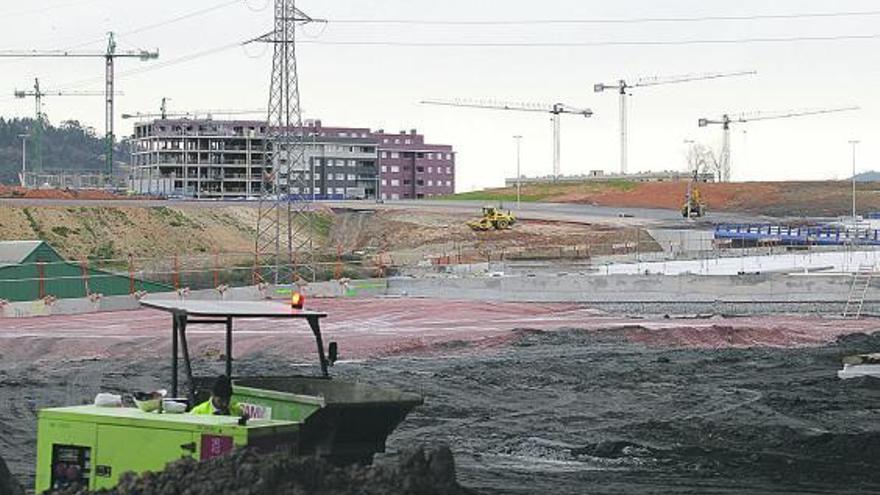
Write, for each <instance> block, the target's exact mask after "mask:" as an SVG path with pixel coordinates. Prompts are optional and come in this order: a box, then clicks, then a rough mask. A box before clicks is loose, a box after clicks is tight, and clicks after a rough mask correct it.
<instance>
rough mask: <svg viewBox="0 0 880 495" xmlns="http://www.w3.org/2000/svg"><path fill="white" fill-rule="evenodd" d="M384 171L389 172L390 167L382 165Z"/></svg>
mask: <svg viewBox="0 0 880 495" xmlns="http://www.w3.org/2000/svg"><path fill="white" fill-rule="evenodd" d="M382 172H383V173H385V172H388V167H386V166H385V165H382Z"/></svg>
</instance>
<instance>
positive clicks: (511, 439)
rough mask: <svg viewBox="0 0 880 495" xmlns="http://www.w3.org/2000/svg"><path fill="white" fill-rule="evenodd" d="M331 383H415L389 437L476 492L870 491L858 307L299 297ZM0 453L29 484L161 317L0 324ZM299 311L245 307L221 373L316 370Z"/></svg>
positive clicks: (162, 359) (140, 382) (163, 351)
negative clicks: (323, 351)
mask: <svg viewBox="0 0 880 495" xmlns="http://www.w3.org/2000/svg"><path fill="white" fill-rule="evenodd" d="M310 305H311V306H312V307H313V308H314V309H320V310H325V311H327V312H328V313H329V314H330V317H329V318H328V319H327V320H326V322H325V325H324V332H325V336H326V339H327V340H334V341H338V342H339V344H340V353H341V358H342V360H341V361H340V362H339V363H337V365H336V366H335V367H334V368H333V370H332V372H333V374H334V375H335V376H338V377H340V378H343V379H356V380H361V381H364V382H368V383H372V384H377V385H389V386H394V387H397V388H400V389H403V390H408V391H414V392H419V393H421V394H423V395H424V396H425V405H424V406H422V407H420V408H418V409H417V410H416V411H415V412H414V413H413V414H411V415H410V417H409V418H408V419H407V420H406V421H405V422H404V423H403V424H402V425H401V426H400V427H399V428H398V429H397V430H396V431H395V433H394V434H393V435H392V436H391V437H390V439H389V450H390V452H391V454H392V455H393V454H394V452H397V451H399V450H401V449H403V448H405V447H407V446H409V445H411V444H413V443H421V442H437V443H448V444H450V445H451V446H452V449H453V451H454V453H455V457H456V462H457V464H458V468H459V480H460V481H461V483H462V484H463V485H465V486H467V487H470V488H473V489H475V490H476V491H477V492H478V493H523V494H525V493H572V494H574V493H694V494H696V493H755V494H757V493H768V492H773V493H840V492H846V493H876V492H877V491H878V490H880V472H878V471H877V470H876V469H875V463H876V459H877V458H878V456H880V447H878V446H880V427H878V421H877V417H878V408H877V403H878V402H877V401H878V399H880V384H878V382H877V381H875V380H874V379H856V380H851V381H840V380H838V379H837V378H836V375H835V373H836V371H837V370H838V369H839V368H840V360H841V358H842V357H843V356H845V355H848V354H854V353H863V352H868V351H872V350H876V349H877V347H878V345H880V337H875V336H872V335H870V334H871V333H872V332H874V331H875V330H877V329H878V328H880V325H878V323H877V322H876V320H873V319H862V320H841V319H839V318H831V317H829V318H821V317H817V316H798V315H778V316H763V317H748V318H723V317H707V318H696V317H675V316H670V317H664V316H663V315H659V316H644V317H638V316H635V317H625V316H619V315H608V314H604V313H602V312H600V311H598V310H596V309H594V308H589V307H585V306H581V305H577V304H519V303H491V304H486V303H484V302H482V301H445V300H444V301H439V300H429V299H413V298H377V299H315V300H312V301H311V304H310ZM3 323H4V324H3V325H2V329H0V404H2V406H0V407H2V410H0V417H2V419H3V421H2V422H0V456H2V457H4V458H5V459H6V461H7V462H8V463H9V464H10V468H11V469H12V471H13V472H14V473H15V474H16V475H18V476H19V477H20V478H21V479H22V480H23V481H24V482H25V483H26V484H27V485H30V484H31V482H32V476H33V469H34V468H33V466H34V445H35V437H36V432H35V423H36V421H35V415H36V411H37V410H38V409H39V408H42V407H48V406H56V405H70V404H78V403H85V402H88V401H91V400H92V398H93V397H94V395H95V394H96V393H97V392H98V391H114V392H132V391H135V390H148V389H154V388H159V387H167V385H168V380H169V374H170V373H169V369H170V363H169V355H170V349H169V347H170V332H171V329H170V326H171V321H170V318H169V317H168V315H166V314H164V313H160V312H156V311H151V310H137V311H127V312H116V313H99V314H91V315H81V316H61V317H47V318H31V319H5V320H4V321H3ZM222 334H223V329H222V328H219V327H218V328H211V327H204V328H202V327H199V328H193V329H191V331H190V335H191V350H192V351H191V352H192V353H193V355H194V365H195V370H196V373H197V374H199V375H210V374H215V373H218V372H219V371H221V370H222V368H223V360H222V351H221V349H222V346H223V339H222ZM309 334H310V332H309V331H308V329H307V328H306V327H305V326H303V325H302V323H291V324H289V325H285V326H283V327H280V326H278V324H277V322H271V321H267V320H256V321H250V322H244V321H242V322H241V323H240V324H239V325H238V330H237V337H236V354H235V356H234V357H235V359H236V372H237V373H238V374H241V375H248V374H290V373H304V372H305V373H314V372H315V371H316V366H315V363H316V359H317V358H316V357H315V356H314V350H313V347H314V342H313V341H312V339H311V338H310V336H309Z"/></svg>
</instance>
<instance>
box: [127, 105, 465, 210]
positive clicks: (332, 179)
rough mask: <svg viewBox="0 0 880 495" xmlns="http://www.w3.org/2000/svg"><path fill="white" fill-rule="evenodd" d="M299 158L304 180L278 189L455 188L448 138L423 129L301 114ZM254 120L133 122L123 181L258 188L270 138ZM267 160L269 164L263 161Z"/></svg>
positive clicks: (359, 193)
mask: <svg viewBox="0 0 880 495" xmlns="http://www.w3.org/2000/svg"><path fill="white" fill-rule="evenodd" d="M303 130H304V132H305V133H306V134H307V138H306V150H305V154H304V159H303V161H302V163H301V164H300V165H299V166H294V167H293V169H294V173H296V174H301V175H300V177H301V178H302V179H303V180H302V182H303V183H304V184H306V186H305V187H304V188H302V190H300V187H298V186H291V187H290V188H289V189H288V188H287V187H286V183H287V182H288V181H289V178H288V177H284V176H280V177H279V178H278V180H279V182H280V183H281V184H282V190H289V192H290V193H291V194H295V195H303V196H309V195H311V197H312V198H313V199H316V200H320V199H370V198H382V199H388V200H392V199H417V198H425V197H431V196H435V195H440V194H452V193H453V192H454V191H455V154H454V152H453V150H452V147H451V146H447V145H430V144H425V143H424V136H422V135H419V134H417V133H416V131H415V130H412V131H410V132H408V133H407V132H401V133H400V134H385V133H384V131H381V130H380V131H377V132H372V131H371V130H370V129H367V128H359V127H324V126H323V125H322V123H321V121H320V120H310V121H306V122H305V124H304V128H303ZM265 135H266V125H265V123H264V122H259V121H244V120H233V121H221V120H212V119H200V120H190V119H164V120H154V121H150V122H140V123H137V124H136V125H135V132H134V136H133V139H132V156H131V164H132V166H131V169H132V173H131V178H130V187H131V189H132V190H134V191H135V192H137V193H141V194H153V195H163V196H170V197H175V196H178V197H194V198H220V199H222V198H246V197H256V196H259V194H260V190H259V188H260V178H261V176H262V174H263V173H264V165H263V155H264V153H265V152H266V147H267V146H271V145H272V143H270V142H268V141H267V140H266V138H265ZM267 168H271V165H270V167H267Z"/></svg>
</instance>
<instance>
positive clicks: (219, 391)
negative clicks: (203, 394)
mask: <svg viewBox="0 0 880 495" xmlns="http://www.w3.org/2000/svg"><path fill="white" fill-rule="evenodd" d="M190 414H213V415H217V416H241V415H242V411H241V407H240V406H239V405H238V403H236V402H234V401H233V400H232V380H230V379H229V377H228V376H226V375H220V376H218V377H217V379H216V380H215V381H214V386H213V387H212V388H211V398H210V399H208V400H206V401H205V402H202V403H201V404H199V405H197V406H196V407H194V408H193V409H192V410H191V411H190Z"/></svg>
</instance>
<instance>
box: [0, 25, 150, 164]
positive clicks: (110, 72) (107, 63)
mask: <svg viewBox="0 0 880 495" xmlns="http://www.w3.org/2000/svg"><path fill="white" fill-rule="evenodd" d="M0 57H15V58H26V57H39V58H47V57H48V58H103V59H104V74H105V76H104V86H105V87H104V104H105V119H106V120H105V128H106V139H107V143H106V146H107V150H106V159H107V174H109V175H111V176H112V175H113V145H114V142H115V140H116V136H115V134H114V131H113V107H114V101H115V100H114V91H115V90H114V86H115V84H116V72H115V71H116V69H115V67H116V59H117V58H137V59H140V60H142V61H147V60H154V59H157V58H159V52H158V51H155V52H148V51H145V50H133V51H124V52H123V51H117V50H116V37H115V36H114V34H113V33H112V32H111V33H108V38H107V50H106V51H103V52H79V51H67V50H2V51H0Z"/></svg>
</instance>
